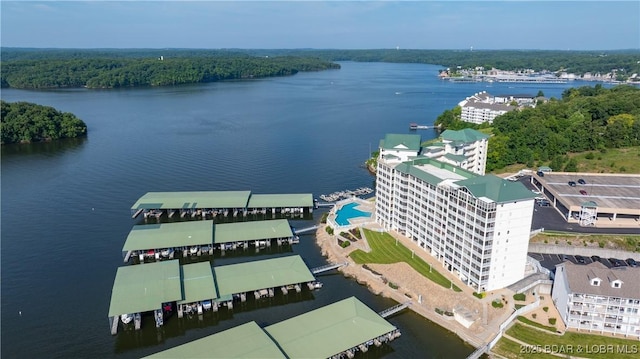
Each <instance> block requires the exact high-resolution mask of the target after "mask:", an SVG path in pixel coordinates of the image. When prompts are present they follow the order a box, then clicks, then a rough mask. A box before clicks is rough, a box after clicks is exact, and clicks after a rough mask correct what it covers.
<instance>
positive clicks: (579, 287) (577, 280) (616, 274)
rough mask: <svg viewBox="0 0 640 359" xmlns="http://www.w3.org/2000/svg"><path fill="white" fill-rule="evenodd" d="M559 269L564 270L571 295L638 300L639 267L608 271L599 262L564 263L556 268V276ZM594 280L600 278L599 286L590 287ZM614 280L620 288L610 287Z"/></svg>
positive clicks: (639, 292)
mask: <svg viewBox="0 0 640 359" xmlns="http://www.w3.org/2000/svg"><path fill="white" fill-rule="evenodd" d="M561 267H562V268H564V270H563V272H564V274H565V276H566V278H567V283H568V285H569V289H570V291H571V292H572V293H582V294H592V295H602V296H608V297H618V298H633V299H640V281H639V280H638V277H640V267H636V268H633V267H626V266H625V267H619V268H615V269H610V268H607V267H605V266H604V264H602V263H600V262H593V263H589V264H573V263H572V262H569V261H565V262H563V263H560V264H558V265H557V266H556V275H558V274H559V273H558V268H561ZM594 278H600V280H601V283H600V285H597V286H596V285H591V280H592V279H594ZM614 280H619V281H622V285H620V288H614V287H613V286H612V285H611V282H613V281H614Z"/></svg>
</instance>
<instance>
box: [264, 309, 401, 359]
mask: <svg viewBox="0 0 640 359" xmlns="http://www.w3.org/2000/svg"><path fill="white" fill-rule="evenodd" d="M395 329H396V327H395V326H393V325H392V324H390V323H389V322H388V321H386V320H385V319H384V318H382V317H380V316H379V315H378V314H377V313H376V312H374V311H373V310H371V308H369V307H367V306H366V305H365V304H363V303H362V302H361V301H359V300H358V299H357V298H355V297H350V298H347V299H344V300H342V301H340V302H337V303H333V304H330V305H327V306H325V307H322V308H320V309H316V310H314V311H311V312H307V313H304V314H301V315H299V316H297V317H294V318H291V319H289V320H285V321H283V322H280V323H276V324H273V325H270V326H268V327H266V328H264V330H265V331H266V332H267V333H269V335H270V336H271V337H272V338H273V339H274V340H275V341H276V342H277V343H278V345H279V346H280V348H282V350H283V351H284V352H285V353H286V354H287V357H289V358H310V357H313V358H329V357H331V356H332V355H335V354H338V353H341V352H343V351H345V350H347V349H350V348H353V347H355V346H358V345H359V344H362V343H365V342H367V341H369V340H371V339H373V338H376V337H379V336H381V335H384V334H386V333H389V332H392V331H394V330H395Z"/></svg>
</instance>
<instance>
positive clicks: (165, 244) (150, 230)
mask: <svg viewBox="0 0 640 359" xmlns="http://www.w3.org/2000/svg"><path fill="white" fill-rule="evenodd" d="M212 241H213V221H188V222H175V223H159V224H144V225H136V226H133V228H132V229H131V231H130V232H129V235H128V236H127V240H126V241H125V242H124V246H123V247H122V250H123V251H137V250H145V249H156V248H175V247H187V246H194V245H203V244H211V243H212Z"/></svg>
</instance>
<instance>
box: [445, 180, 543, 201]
mask: <svg viewBox="0 0 640 359" xmlns="http://www.w3.org/2000/svg"><path fill="white" fill-rule="evenodd" d="M456 185H458V186H462V187H465V188H467V189H468V190H469V192H471V193H472V194H473V195H474V196H475V197H476V198H480V197H486V198H489V199H490V200H492V201H494V202H498V203H500V202H510V201H518V200H525V199H533V198H535V194H534V193H533V192H531V191H530V190H528V189H527V188H526V187H525V186H524V185H523V184H522V183H520V182H511V181H507V180H504V179H502V178H500V177H498V176H495V175H491V174H488V175H485V176H477V177H473V178H469V179H466V180H462V181H458V182H456Z"/></svg>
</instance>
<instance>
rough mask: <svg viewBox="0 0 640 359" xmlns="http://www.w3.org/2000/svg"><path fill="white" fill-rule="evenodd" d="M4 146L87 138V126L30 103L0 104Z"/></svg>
mask: <svg viewBox="0 0 640 359" xmlns="http://www.w3.org/2000/svg"><path fill="white" fill-rule="evenodd" d="M0 108H1V109H0V112H1V115H2V123H0V133H1V134H2V144H9V143H19V142H23V143H24V142H38V141H50V140H57V139H61V138H71V137H79V136H84V135H86V134H87V125H85V123H84V122H83V121H82V120H80V119H79V118H77V117H76V116H75V115H73V114H71V113H69V112H60V111H58V110H56V109H54V108H53V107H48V106H41V105H36V104H33V103H29V102H6V101H0Z"/></svg>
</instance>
